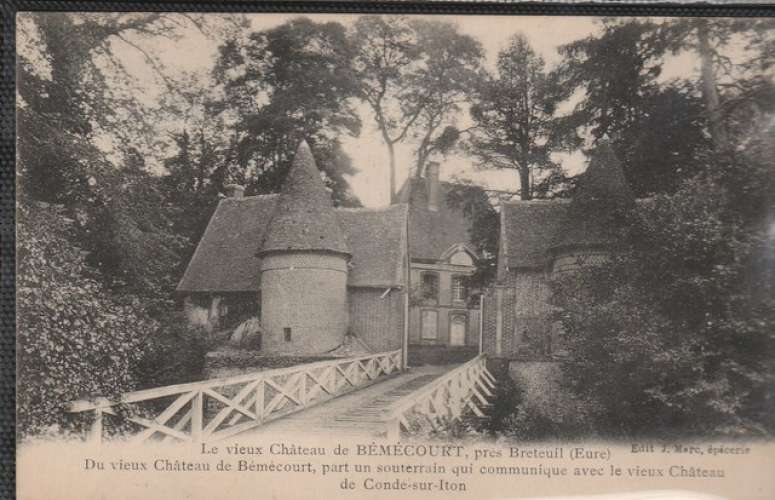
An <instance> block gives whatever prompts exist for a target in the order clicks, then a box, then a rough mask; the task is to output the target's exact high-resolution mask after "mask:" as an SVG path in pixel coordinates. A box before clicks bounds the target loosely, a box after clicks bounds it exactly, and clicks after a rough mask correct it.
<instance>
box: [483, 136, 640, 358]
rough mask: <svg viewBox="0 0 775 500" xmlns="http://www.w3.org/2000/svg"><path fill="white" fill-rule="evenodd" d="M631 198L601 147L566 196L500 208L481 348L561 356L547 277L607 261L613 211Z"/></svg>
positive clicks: (612, 242)
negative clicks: (492, 281) (494, 278)
mask: <svg viewBox="0 0 775 500" xmlns="http://www.w3.org/2000/svg"><path fill="white" fill-rule="evenodd" d="M631 203H634V200H633V198H632V196H631V194H630V191H629V189H628V187H627V182H626V180H625V178H624V173H623V172H622V169H621V165H620V164H619V161H618V160H617V158H616V157H615V155H614V153H613V151H612V150H611V148H610V147H609V146H608V145H606V144H603V145H601V146H599V147H598V148H597V150H596V151H595V152H594V154H593V156H592V158H591V160H590V163H589V166H588V167H587V170H586V171H585V172H584V174H583V175H582V176H581V177H580V179H579V184H578V186H577V189H576V193H575V196H574V197H573V198H572V199H571V200H566V199H551V200H529V201H510V202H506V203H504V204H503V205H502V206H501V212H500V216H501V224H500V227H501V234H500V237H499V245H498V271H497V281H496V283H495V285H494V286H493V287H491V289H490V290H488V293H487V295H486V297H485V299H484V301H483V302H484V307H483V309H484V310H483V315H484V318H485V321H484V324H485V326H484V328H483V330H484V331H483V339H482V341H483V350H484V351H485V352H487V353H488V354H489V355H491V356H495V357H504V358H510V359H513V358H519V357H523V358H524V357H528V358H536V357H538V358H541V357H548V356H552V355H556V354H560V353H561V351H562V346H561V345H560V342H559V338H558V337H559V335H558V334H559V326H558V325H557V324H556V323H554V322H553V318H552V316H553V315H552V301H551V282H552V280H554V279H557V278H560V277H562V276H563V275H565V276H567V275H568V274H570V273H573V272H574V271H575V270H578V269H579V267H580V266H584V265H600V264H603V265H604V264H605V262H606V261H607V260H608V258H609V256H610V252H611V251H612V249H614V248H615V245H616V243H617V238H616V234H615V224H613V221H614V217H613V215H614V213H615V212H617V211H619V210H620V209H622V208H626V206H627V205H629V204H631Z"/></svg>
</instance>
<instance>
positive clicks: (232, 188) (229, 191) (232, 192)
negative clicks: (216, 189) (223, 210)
mask: <svg viewBox="0 0 775 500" xmlns="http://www.w3.org/2000/svg"><path fill="white" fill-rule="evenodd" d="M223 187H224V189H226V196H228V197H229V198H237V199H240V198H242V197H243V196H245V186H242V185H240V184H226V185H225V186H223Z"/></svg>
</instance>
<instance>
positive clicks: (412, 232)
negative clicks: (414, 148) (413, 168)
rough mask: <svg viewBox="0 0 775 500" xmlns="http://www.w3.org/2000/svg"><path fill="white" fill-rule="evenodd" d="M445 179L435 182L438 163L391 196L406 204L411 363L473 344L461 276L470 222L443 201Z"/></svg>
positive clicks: (466, 352) (457, 354)
mask: <svg viewBox="0 0 775 500" xmlns="http://www.w3.org/2000/svg"><path fill="white" fill-rule="evenodd" d="M451 187H452V184H451V183H448V182H441V181H439V165H438V163H433V162H432V163H429V164H428V165H427V167H426V176H425V177H420V178H417V177H410V178H409V179H407V181H406V183H405V184H404V185H403V186H402V188H401V189H400V190H399V192H398V193H397V195H396V201H397V202H398V203H401V204H407V205H408V207H409V221H408V223H409V230H408V235H409V239H408V244H409V248H408V251H407V252H408V255H409V267H410V280H409V281H410V284H411V289H410V294H409V303H410V306H409V356H410V360H411V361H412V362H415V361H416V362H439V361H442V360H448V361H459V360H462V359H465V358H467V357H471V356H474V355H476V354H477V352H478V349H479V331H480V314H479V301H478V300H472V299H473V298H472V297H469V293H468V290H467V289H466V285H465V277H466V276H469V275H471V274H472V273H473V272H474V270H475V264H476V259H477V258H478V256H477V254H476V251H475V250H474V248H475V246H474V245H473V244H472V243H471V242H470V241H469V231H468V229H469V226H470V222H469V220H468V219H467V218H466V217H465V215H464V214H463V212H462V210H461V209H459V208H455V207H452V206H450V205H449V204H448V203H447V194H448V193H449V190H450V188H451Z"/></svg>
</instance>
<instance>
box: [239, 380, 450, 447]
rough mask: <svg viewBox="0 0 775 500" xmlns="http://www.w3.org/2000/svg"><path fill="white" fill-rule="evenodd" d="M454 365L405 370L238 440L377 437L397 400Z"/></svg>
mask: <svg viewBox="0 0 775 500" xmlns="http://www.w3.org/2000/svg"><path fill="white" fill-rule="evenodd" d="M455 367H456V365H446V366H421V367H415V368H411V369H409V371H407V372H405V373H402V374H400V375H398V376H395V377H391V378H389V379H387V380H385V381H383V382H379V383H376V384H373V385H370V386H368V387H365V388H363V389H359V390H357V391H353V392H351V393H349V394H345V395H343V396H340V397H337V398H334V399H332V400H330V401H327V402H325V403H321V404H320V405H317V406H314V407H312V408H309V409H307V410H305V411H302V412H299V413H296V414H293V415H289V416H287V417H285V418H281V419H278V420H275V421H273V422H269V423H267V424H266V425H263V426H261V427H258V428H256V429H252V430H250V431H248V432H245V433H243V434H242V437H243V438H244V437H250V436H256V437H258V436H261V437H265V436H268V435H271V436H273V437H275V436H280V435H285V434H291V435H293V434H295V435H298V434H299V433H303V434H325V435H328V436H331V435H337V436H348V437H363V438H371V437H379V436H381V435H384V434H385V433H386V432H387V428H386V426H385V423H384V421H383V420H382V419H383V418H384V417H385V415H386V411H387V409H388V408H389V407H390V405H391V404H392V403H394V402H396V401H397V400H398V399H400V398H401V397H403V396H405V395H407V394H409V393H411V392H412V391H414V390H416V389H418V388H419V387H422V386H423V385H425V384H428V383H430V382H431V381H433V380H434V379H436V378H438V377H440V376H441V375H443V374H444V373H446V372H448V371H449V370H452V369H454V368H455Z"/></svg>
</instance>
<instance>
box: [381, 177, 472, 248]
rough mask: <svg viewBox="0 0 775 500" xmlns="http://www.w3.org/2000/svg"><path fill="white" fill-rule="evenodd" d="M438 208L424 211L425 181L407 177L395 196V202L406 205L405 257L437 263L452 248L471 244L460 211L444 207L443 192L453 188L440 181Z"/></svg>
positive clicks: (426, 202)
mask: <svg viewBox="0 0 775 500" xmlns="http://www.w3.org/2000/svg"><path fill="white" fill-rule="evenodd" d="M439 184H440V186H439V187H440V189H439V191H440V193H439V209H438V210H437V211H432V210H428V191H427V179H425V178H419V179H418V178H414V177H412V178H409V179H407V181H406V183H405V184H404V185H403V186H402V187H401V189H400V190H399V192H398V193H397V194H396V200H397V201H398V203H408V204H409V257H410V258H411V259H419V260H438V259H440V258H441V256H442V254H443V253H444V252H445V251H447V250H448V249H449V248H450V247H451V246H452V245H455V244H457V243H465V244H467V245H468V247H469V248H476V246H475V245H472V244H471V242H470V238H469V235H468V227H469V225H470V223H469V221H468V218H466V216H465V215H464V214H463V211H462V210H459V209H453V208H450V207H449V206H448V205H447V202H446V199H447V193H448V192H449V190H450V189H451V188H452V186H454V184H452V183H449V182H440V183H439Z"/></svg>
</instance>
